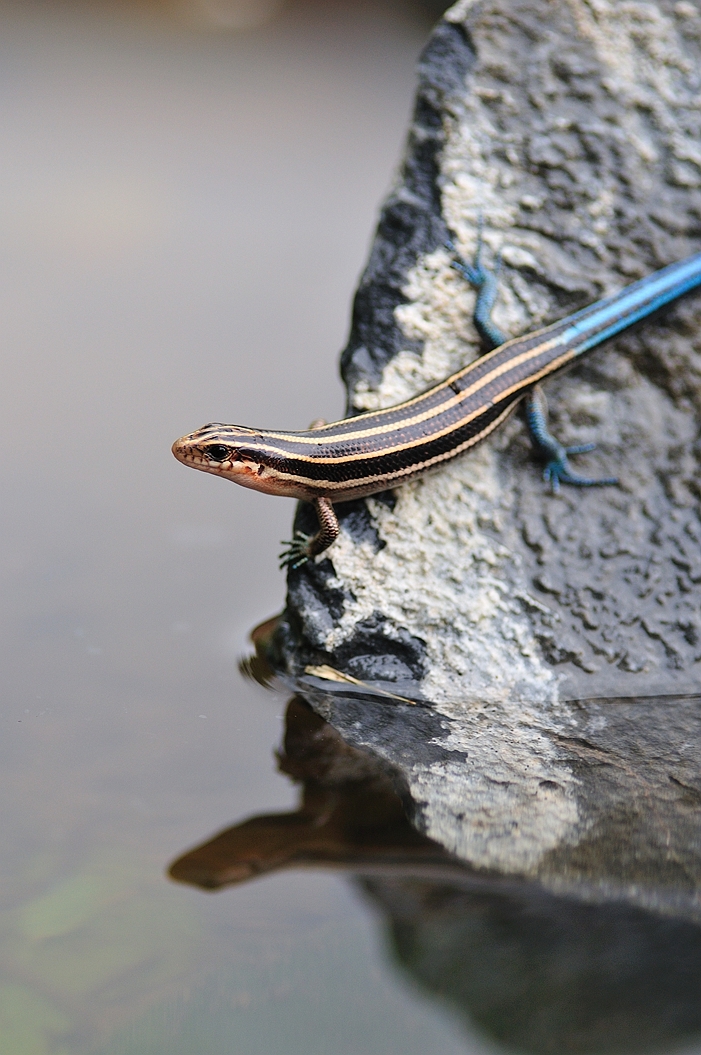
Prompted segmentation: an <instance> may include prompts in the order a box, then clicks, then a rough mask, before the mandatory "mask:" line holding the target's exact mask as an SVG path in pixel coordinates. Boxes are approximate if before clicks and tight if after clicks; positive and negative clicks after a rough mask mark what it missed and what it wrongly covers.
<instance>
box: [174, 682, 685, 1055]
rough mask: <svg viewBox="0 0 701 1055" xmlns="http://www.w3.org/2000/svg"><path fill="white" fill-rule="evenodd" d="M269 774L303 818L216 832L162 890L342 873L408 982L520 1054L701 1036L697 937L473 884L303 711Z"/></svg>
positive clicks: (648, 921)
mask: <svg viewBox="0 0 701 1055" xmlns="http://www.w3.org/2000/svg"><path fill="white" fill-rule="evenodd" d="M279 760H280V768H281V769H282V770H283V772H285V773H287V774H289V775H290V776H291V777H292V778H293V779H295V780H297V781H299V782H301V783H302V784H303V787H304V792H303V799H302V803H301V804H300V808H299V809H298V810H297V811H295V812H290V813H283V814H277V815H275V814H273V815H268V816H260V817H253V818H250V819H249V820H246V821H244V822H242V823H240V824H237V825H235V826H234V827H232V828H229V829H228V830H227V831H224V832H221V833H220V834H219V835H217V836H215V837H214V838H213V839H211V840H210V841H209V842H207V843H205V844H203V845H202V846H199V847H197V848H195V849H194V850H192V851H190V852H189V853H187V854H185V855H184V856H183V857H181V858H180V859H179V860H178V861H176V862H175V863H174V864H173V866H172V868H171V875H172V877H173V878H174V879H177V880H179V881H181V882H185V883H191V884H193V885H196V886H199V887H201V888H204V889H208V890H213V889H217V888H221V887H223V886H226V885H232V884H237V883H241V882H245V881H247V880H248V879H252V878H254V877H256V876H258V875H262V874H265V873H271V872H273V871H279V870H281V869H284V868H295V867H323V868H336V869H343V870H345V871H347V872H349V873H351V874H354V875H355V876H357V877H358V880H359V882H360V885H361V887H362V889H363V890H364V892H365V894H366V895H367V896H368V897H369V898H370V900H371V901H372V902H373V904H374V905H375V906H377V907H379V908H380V909H381V911H382V913H383V914H384V915H386V917H387V920H388V923H389V927H390V934H391V942H392V946H393V948H394V952H395V956H396V959H397V960H398V961H399V963H400V964H401V965H402V966H403V968H404V969H405V970H406V971H407V973H408V974H409V975H410V976H411V978H412V979H413V980H415V981H416V982H418V983H419V984H420V986H421V987H422V988H423V989H425V990H428V991H429V992H430V993H432V994H433V995H435V996H438V997H440V998H441V999H442V1000H444V1001H447V1002H448V1003H450V1004H451V1005H452V1006H453V1007H454V1008H455V1009H456V1010H457V1011H458V1012H459V1013H461V1014H462V1015H463V1016H464V1017H465V1018H466V1019H468V1020H470V1021H473V1022H477V1023H478V1024H479V1025H480V1026H481V1028H482V1029H483V1030H484V1031H485V1032H486V1033H487V1035H488V1036H489V1037H490V1038H491V1039H493V1040H497V1041H500V1042H501V1043H504V1044H506V1045H508V1046H509V1047H511V1048H514V1049H517V1050H521V1051H527V1052H535V1053H538V1055H540V1053H542V1055H550V1053H553V1055H561V1053H566V1052H575V1053H580V1052H581V1053H592V1055H593V1053H597V1052H602V1053H603V1052H606V1053H608V1052H611V1053H613V1052H631V1053H633V1052H648V1051H658V1052H663V1051H668V1050H669V1049H670V1048H672V1047H675V1046H677V1045H680V1044H682V1043H684V1042H687V1043H689V1042H690V1041H691V1040H693V1039H694V1037H695V1036H696V1035H697V1034H698V1033H699V1032H701V927H699V926H698V925H696V924H695V923H692V922H687V921H683V920H679V919H674V918H671V917H665V916H663V915H660V914H657V913H653V912H647V911H645V910H643V909H641V908H637V907H634V906H630V905H625V904H623V903H621V902H619V903H609V904H605V905H593V904H587V903H585V902H582V901H576V900H574V899H571V898H564V897H556V896H555V895H552V894H549V893H546V892H544V891H542V890H540V889H538V888H537V887H536V886H535V885H533V884H525V883H518V882H516V881H505V880H504V879H503V878H501V879H496V878H495V879H492V878H490V877H489V876H487V875H486V874H484V873H477V872H475V871H474V870H472V869H470V868H468V867H467V866H466V865H464V864H463V863H461V862H460V861H458V860H457V859H456V858H454V857H451V856H450V855H449V854H448V853H447V852H446V851H445V850H444V849H443V848H442V847H441V846H439V845H438V844H436V843H434V842H432V841H431V840H430V839H427V838H426V837H425V836H422V835H420V834H419V833H418V832H417V831H416V830H415V829H414V828H413V827H412V826H411V825H410V824H409V822H408V821H407V820H406V817H405V814H404V811H403V807H402V803H401V800H400V798H399V796H398V795H397V794H396V792H395V791H394V790H393V788H392V783H391V780H390V778H389V776H388V774H387V773H386V772H385V771H384V770H382V769H381V768H380V767H379V765H378V764H377V763H376V762H375V761H374V760H373V758H372V757H371V756H370V755H367V754H365V753H364V752H361V751H357V750H355V749H354V748H352V747H350V746H349V745H348V744H347V743H345V742H344V741H343V740H342V738H341V737H340V735H339V734H338V733H337V732H336V730H335V729H333V728H332V727H331V726H330V725H327V724H326V723H325V722H324V721H323V720H322V719H321V718H319V717H318V716H317V715H316V714H314V712H313V711H312V710H311V709H310V708H309V707H308V706H307V704H306V703H305V702H304V701H303V700H301V699H300V698H299V697H296V698H295V699H293V700H292V701H291V703H290V705H289V707H288V712H287V728H286V733H285V742H284V753H283V754H281V755H280V758H279Z"/></svg>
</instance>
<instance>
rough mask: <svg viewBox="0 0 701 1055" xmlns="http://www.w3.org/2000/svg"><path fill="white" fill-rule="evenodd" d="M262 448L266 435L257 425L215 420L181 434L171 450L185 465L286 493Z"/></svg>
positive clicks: (244, 485)
mask: <svg viewBox="0 0 701 1055" xmlns="http://www.w3.org/2000/svg"><path fill="white" fill-rule="evenodd" d="M262 448H263V437H262V436H261V434H260V433H259V432H257V431H256V430H255V429H247V428H244V426H243V425H222V424H221V423H220V422H217V421H215V422H211V423H210V424H209V425H203V427H202V428H201V429H197V431H196V432H191V433H189V434H188V435H187V436H181V437H180V439H179V440H176V441H175V443H174V444H173V448H172V450H173V454H174V455H175V457H176V458H177V459H178V461H179V462H182V463H183V465H189V466H190V467H191V468H193V469H199V470H200V471H201V472H203V473H213V474H214V475H215V476H221V477H223V478H224V479H225V480H233V482H234V483H237V484H241V485H242V486H243V487H251V488H253V489H254V490H255V491H265V492H266V493H268V494H285V493H286V491H285V490H284V489H283V488H282V487H281V485H280V482H279V480H278V478H277V474H276V473H275V472H274V471H273V470H272V468H271V467H270V458H269V457H268V458H266V457H265V456H264V453H263V449H262Z"/></svg>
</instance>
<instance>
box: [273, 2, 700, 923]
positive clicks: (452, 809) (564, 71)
mask: <svg viewBox="0 0 701 1055" xmlns="http://www.w3.org/2000/svg"><path fill="white" fill-rule="evenodd" d="M700 133H701V10H700V9H699V8H698V6H697V5H695V4H692V3H688V2H685V0H680V2H676V3H672V2H671V0H655V2H648V3H641V2H620V0H596V2H594V0H589V2H587V0H565V2H563V3H560V4H554V3H551V2H548V0H483V2H473V0H461V2H460V3H457V4H456V5H455V6H454V7H453V8H451V9H450V10H449V11H448V12H447V13H446V15H445V16H444V19H443V20H442V21H441V22H440V23H439V25H438V26H437V28H436V30H435V32H434V34H433V36H432V38H431V39H430V41H429V43H428V45H427V47H426V49H425V51H424V53H423V55H422V57H421V60H420V63H419V87H418V94H417V101H416V108H415V113H414V119H413V124H412V128H411V131H410V135H409V141H408V145H407V152H406V158H405V161H404V164H403V167H402V169H401V171H400V173H399V175H398V178H397V183H396V186H395V188H394V190H393V192H392V194H391V195H390V197H389V199H388V200H387V202H386V203H385V205H384V208H383V210H382V214H381V218H380V223H379V227H378V232H377V236H376V239H375V242H374V245H373V249H372V253H371V257H370V262H369V264H368V267H367V270H366V272H365V274H364V276H363V278H362V280H361V284H360V288H359V290H358V293H357V296H356V300H355V308H354V316H353V325H352V331H351V336H350V340H349V344H348V346H347V348H346V349H345V351H344V353H343V357H342V370H343V375H344V378H345V381H346V384H347V389H348V411H349V413H353V412H357V411H359V410H362V409H370V408H375V407H381V406H388V405H391V404H393V403H395V402H397V401H399V400H400V399H402V398H405V397H407V396H409V395H411V394H414V393H416V392H418V391H421V390H422V389H423V388H426V387H427V386H428V385H429V384H431V383H433V382H435V381H437V380H439V379H440V378H442V377H444V376H445V375H446V374H447V373H449V372H450V371H451V370H453V369H455V368H457V367H458V366H459V365H460V364H462V363H464V362H465V361H467V360H469V359H470V358H472V357H474V356H475V355H476V354H477V352H478V346H477V338H476V335H475V332H474V328H473V325H472V322H471V310H472V305H473V302H474V294H473V293H472V292H471V291H470V290H469V289H468V288H466V286H465V284H464V283H463V282H462V280H461V279H460V277H459V276H458V275H457V274H456V273H455V272H454V271H453V270H451V268H450V256H449V254H448V252H447V250H446V249H445V245H444V243H445V241H446V238H447V235H448V231H450V232H451V233H452V236H453V237H454V239H455V241H456V242H457V244H458V245H459V246H460V248H461V250H462V252H463V254H464V255H466V256H468V257H469V256H470V255H471V254H472V253H473V252H474V247H475V239H476V228H477V223H478V218H479V217H481V218H482V219H483V223H484V240H485V244H486V250H487V256H488V257H492V258H493V257H495V256H496V254H497V252H499V251H501V254H502V258H503V267H502V271H501V280H500V297H499V300H498V303H497V307H496V311H495V319H496V321H497V323H498V324H499V325H500V326H501V328H502V329H503V330H505V331H506V332H507V333H509V334H513V335H515V334H518V333H523V332H526V331H528V330H529V329H534V328H536V327H538V326H540V325H543V324H545V323H548V322H551V321H553V320H555V319H557V318H560V317H562V315H564V314H567V313H569V312H572V311H575V310H577V309H578V308H580V307H582V306H584V305H586V304H588V303H590V302H591V301H593V300H595V299H597V298H598V297H600V296H602V295H605V294H607V293H610V292H613V291H614V290H616V289H618V288H620V287H621V286H623V285H625V284H626V283H628V282H631V281H633V280H635V279H637V278H639V277H642V276H644V275H646V274H648V273H649V272H650V271H652V270H654V269H656V268H659V267H661V266H664V265H665V264H667V263H669V262H671V261H673V260H676V259H679V258H681V257H683V256H685V255H688V254H690V253H692V252H694V251H696V250H698V248H699V245H700V244H701V148H700V147H699V143H700V142H701V134H700ZM700 380H701V295H698V294H697V295H692V296H689V297H688V298H686V299H685V300H683V301H682V302H680V303H679V304H677V305H675V306H673V307H672V308H670V309H668V310H665V312H664V313H663V314H661V315H660V316H659V317H657V318H656V319H654V320H648V321H646V322H645V323H644V324H643V325H641V326H640V327H639V328H638V329H637V330H636V332H634V333H630V334H627V335H624V336H623V337H621V338H618V339H617V340H616V341H615V342H613V343H612V344H609V345H608V346H606V347H605V348H603V349H601V350H598V351H596V352H594V353H592V355H591V357H589V358H588V359H587V360H585V361H584V362H583V363H582V364H581V365H580V366H578V367H577V368H576V369H574V370H573V371H571V372H570V373H568V374H567V375H566V376H565V377H563V378H561V379H558V380H556V381H554V382H552V383H551V384H549V385H548V386H547V391H548V396H549V400H550V406H551V417H552V419H553V428H554V431H555V433H556V435H558V436H559V438H560V439H562V440H563V441H564V442H566V443H568V444H573V443H583V442H587V441H589V440H592V439H596V440H597V441H598V443H599V447H598V448H597V450H596V451H595V452H594V453H593V454H590V455H587V456H586V457H583V458H582V459H580V460H579V461H578V463H577V467H578V468H579V469H580V471H583V472H586V473H587V474H589V475H592V476H597V475H600V476H610V475H618V476H619V477H620V480H621V486H620V487H618V488H593V489H590V490H584V491H581V490H576V489H571V488H570V489H567V488H565V489H563V491H562V493H561V494H560V495H559V496H553V495H550V494H548V493H546V492H545V488H544V485H543V482H542V480H541V478H540V473H539V471H538V469H537V467H534V465H533V463H532V460H531V457H530V454H529V451H528V445H527V442H526V440H525V437H524V430H523V427H522V424H521V422H520V420H519V418H518V416H515V417H514V418H513V419H512V420H511V421H510V422H509V423H508V424H507V426H506V427H505V428H503V429H502V430H501V431H500V433H498V434H497V435H496V436H495V437H494V438H493V439H492V440H490V441H489V442H488V443H486V444H483V445H482V446H481V447H480V448H478V449H477V450H476V451H474V452H472V453H471V454H469V455H467V456H465V457H464V458H462V459H458V460H457V461H456V462H454V463H452V464H451V465H449V466H447V467H445V468H444V469H442V470H441V471H440V472H438V473H436V474H435V475H433V476H430V477H427V478H425V479H422V480H419V481H416V482H414V483H410V484H408V485H406V486H404V487H402V488H400V489H398V490H397V491H396V492H393V493H392V494H387V495H381V496H376V497H374V498H370V499H367V500H365V501H362V502H358V503H353V504H348V505H347V506H345V507H339V513H340V519H341V525H342V530H341V535H340V537H339V539H338V540H337V541H336V542H335V543H334V545H333V547H332V548H331V549H330V550H329V551H328V554H326V555H323V558H321V559H318V560H317V561H316V562H315V563H314V564H312V565H309V566H307V567H305V568H302V569H300V570H298V571H294V572H291V573H290V576H289V580H288V603H287V609H286V613H285V616H284V618H283V620H282V623H281V625H280V628H279V631H278V633H277V637H276V640H275V645H274V653H275V659H276V663H277V664H278V666H279V667H281V668H282V669H283V670H285V671H286V673H287V675H288V676H291V677H293V678H294V677H299V676H300V675H301V674H303V672H304V669H305V668H306V667H308V666H313V667H316V668H319V667H323V666H329V667H333V668H336V669H338V670H341V671H343V672H345V673H346V674H348V675H351V676H353V677H355V678H358V679H362V680H365V681H370V682H373V683H376V684H377V683H380V684H381V685H383V686H384V687H385V688H386V689H387V688H390V689H392V687H393V691H394V692H395V693H397V694H398V695H405V696H409V697H411V698H417V697H421V698H422V699H423V700H426V701H430V703H431V705H432V706H431V708H426V707H422V708H421V709H420V710H419V709H418V708H412V707H409V706H404V705H401V704H395V705H392V704H391V703H388V702H386V703H385V704H382V705H375V706H370V705H369V703H368V704H367V706H365V705H363V706H360V705H359V704H357V705H356V706H355V707H354V708H353V707H351V708H350V710H349V709H348V708H347V707H345V704H344V705H341V704H339V705H338V706H335V707H329V705H328V701H327V703H326V704H323V703H320V702H319V701H317V705H318V706H320V707H322V706H323V707H325V708H326V710H325V713H326V715H327V716H328V717H329V718H330V720H331V721H333V722H334V724H336V725H337V726H338V727H339V728H341V729H342V730H343V732H344V735H347V736H348V737H349V738H350V739H351V740H352V742H355V743H357V744H360V745H363V746H366V747H370V748H372V750H374V751H375V752H376V753H377V754H379V755H380V756H381V757H383V758H384V759H385V760H386V761H387V762H388V763H390V764H391V765H392V766H393V767H394V769H395V771H396V772H401V774H402V779H403V780H404V781H405V783H406V786H407V788H408V791H409V796H410V799H411V801H412V802H413V803H414V805H415V813H416V818H417V823H418V824H419V825H420V826H421V827H422V829H423V830H424V831H426V832H427V833H428V834H429V835H431V836H432V837H433V838H435V839H437V840H439V841H441V842H442V843H443V844H444V845H446V846H448V847H449V848H450V849H451V850H453V851H454V852H456V853H458V854H459V855H460V856H462V857H463V858H464V859H466V860H468V861H470V862H471V863H472V864H473V865H475V866H478V867H481V868H493V869H497V870H499V871H502V872H506V873H509V874H519V875H529V876H538V877H540V878H542V879H543V880H544V881H547V883H548V884H549V885H550V886H557V884H558V883H561V884H564V887H566V888H567V889H570V888H571V887H580V886H581V887H583V886H586V885H587V884H588V885H589V886H590V887H591V886H592V885H593V886H596V885H598V886H599V887H600V888H601V889H602V890H604V889H608V888H609V886H610V889H611V890H614V889H615V890H616V891H618V893H619V894H620V892H621V891H622V890H624V889H629V890H633V888H635V889H638V888H639V887H640V884H641V883H642V887H641V889H642V893H641V894H640V891H639V894H636V900H639V901H642V902H643V903H646V904H648V903H651V904H656V903H658V902H659V896H658V893H655V891H656V890H657V891H658V890H659V889H660V888H661V887H663V888H664V889H665V891H666V894H665V896H664V898H663V900H664V902H665V904H671V902H670V900H669V898H671V899H672V900H673V895H672V890H673V889H675V890H676V889H677V887H676V884H677V881H679V882H681V883H682V886H683V885H684V883H686V888H685V889H686V892H687V894H686V895H685V896H687V895H688V896H690V897H691V898H692V899H694V898H695V894H694V893H693V891H694V889H695V888H696V886H697V884H698V879H699V861H700V860H701V858H699V857H698V855H699V827H698V822H697V814H698V803H699V802H701V765H700V764H699V760H698V759H697V758H696V754H697V745H698V743H699V737H698V733H699V727H698V722H699V701H698V698H690V699H688V700H686V701H685V700H683V699H682V698H681V697H680V696H679V694H680V693H693V692H694V691H698V689H699V686H701V677H700V675H701V611H700V606H699V596H698V591H699V583H700V582H701V519H700V516H699V498H700V497H701V486H700V480H701V477H700V475H699V459H700V458H701V443H700V442H699V412H700V411H701V384H700ZM311 518H313V514H311V510H310V509H309V507H301V508H300V511H299V514H298V520H297V526H298V527H301V528H302V529H307V530H309V528H310V527H313V519H311ZM653 694H666V697H667V698H666V699H659V700H657V701H653V700H651V699H647V701H646V700H644V699H641V698H642V697H645V698H649V697H652V695H653ZM322 695H323V694H322ZM594 697H606V698H607V699H605V700H604V699H602V700H600V701H599V702H598V703H596V702H595V703H588V704H587V703H584V704H577V703H574V702H572V701H574V700H577V699H580V700H582V699H584V700H586V699H589V700H591V699H592V698H594ZM625 697H636V698H637V699H636V700H631V701H629V702H625V701H624V699H623V698H625ZM309 698H310V699H312V697H311V696H310V697H309ZM358 698H360V697H358ZM613 698H616V699H613ZM319 700H322V697H321V696H320V697H319ZM312 702H313V700H312ZM366 702H367V701H366ZM351 712H352V716H353V717H352V721H351V720H350V718H349V714H350V713H351ZM390 729H391V732H390V731H389V730H390ZM412 730H413V731H412ZM690 744H691V745H693V746H691V747H690V746H689V745H690ZM690 753H691V754H690ZM691 755H693V756H694V757H693V759H692V758H691ZM682 771H683V772H682ZM692 800H693V807H692ZM651 803H654V805H655V813H654V816H651V813H650V804H651ZM665 826H667V827H665ZM667 829H669V830H672V829H673V831H674V834H673V836H670V838H671V842H668V843H667V844H666V845H667V850H665V849H664V847H665V839H666V838H667V836H666V835H665V831H666V830H667ZM631 840H632V841H631ZM685 854H686V855H687V856H685ZM688 855H691V858H693V862H692V861H691V859H690V858H689V856H688ZM674 877H676V878H674ZM653 888H654V889H653Z"/></svg>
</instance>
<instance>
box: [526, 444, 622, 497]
mask: <svg viewBox="0 0 701 1055" xmlns="http://www.w3.org/2000/svg"><path fill="white" fill-rule="evenodd" d="M550 438H551V439H552V437H550ZM553 447H557V448H559V450H557V449H555V450H552V452H551V453H552V454H553V457H552V458H551V459H550V461H549V462H548V464H547V465H546V466H545V468H544V469H543V479H544V480H545V482H546V483H549V484H550V489H551V490H552V493H553V494H554V495H556V494H558V493H559V491H560V484H572V485H573V486H574V487H608V486H613V485H614V484H617V483H618V477H616V476H604V477H602V478H601V479H600V480H592V479H591V478H590V477H588V476H580V475H579V474H578V473H573V472H572V470H571V469H570V463H569V461H568V458H567V456H568V455H569V454H586V453H588V452H589V451H593V450H594V448H595V447H596V444H595V443H580V444H579V445H578V446H576V447H563V446H561V444H559V443H557V441H555V442H554V444H553Z"/></svg>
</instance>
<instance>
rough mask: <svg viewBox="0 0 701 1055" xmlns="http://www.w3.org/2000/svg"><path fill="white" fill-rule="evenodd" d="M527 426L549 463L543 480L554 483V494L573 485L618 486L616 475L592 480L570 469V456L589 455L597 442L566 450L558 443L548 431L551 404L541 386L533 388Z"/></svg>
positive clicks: (528, 401) (526, 407)
mask: <svg viewBox="0 0 701 1055" xmlns="http://www.w3.org/2000/svg"><path fill="white" fill-rule="evenodd" d="M525 410H526V425H527V426H528V434H529V436H530V438H531V443H532V444H533V447H534V449H535V451H536V454H537V455H538V456H539V457H540V458H542V460H543V461H544V462H545V468H544V469H543V479H544V480H545V482H546V483H549V484H550V488H551V490H552V492H553V494H557V493H558V491H559V490H560V484H572V485H573V486H575V487H607V486H610V485H614V484H617V483H618V478H617V477H615V476H604V477H601V478H600V479H598V480H592V479H591V478H590V477H588V476H580V475H579V473H575V472H573V471H572V469H571V468H570V464H569V461H568V457H569V455H571V454H586V453H587V452H588V451H593V450H594V448H595V447H596V444H595V443H580V444H578V445H577V446H575V447H565V446H563V444H561V443H560V442H559V440H556V439H555V437H554V436H553V434H552V433H551V432H550V430H549V428H548V404H547V402H546V400H545V396H544V394H543V391H542V389H541V388H540V386H539V385H536V386H535V388H533V389H532V390H531V391H530V392H529V393H528V395H527V396H526V399H525Z"/></svg>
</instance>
